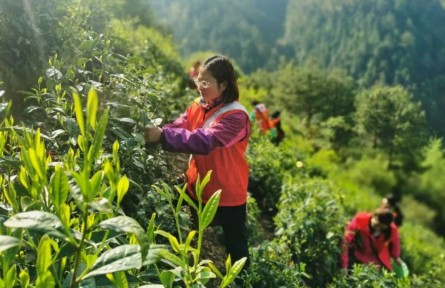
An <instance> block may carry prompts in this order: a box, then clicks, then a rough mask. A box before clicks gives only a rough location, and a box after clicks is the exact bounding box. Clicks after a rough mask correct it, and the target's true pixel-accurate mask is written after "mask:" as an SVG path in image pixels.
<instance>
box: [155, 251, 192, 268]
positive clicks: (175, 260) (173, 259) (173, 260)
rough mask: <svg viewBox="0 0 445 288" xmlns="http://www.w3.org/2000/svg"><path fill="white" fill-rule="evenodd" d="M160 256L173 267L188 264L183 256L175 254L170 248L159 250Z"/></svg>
mask: <svg viewBox="0 0 445 288" xmlns="http://www.w3.org/2000/svg"><path fill="white" fill-rule="evenodd" d="M159 256H161V259H164V260H166V261H167V263H168V264H169V265H170V266H172V267H177V266H179V267H183V268H184V267H185V266H187V265H188V264H187V263H184V262H183V261H182V260H181V258H179V257H178V256H176V255H174V254H173V253H171V252H170V251H168V250H159Z"/></svg>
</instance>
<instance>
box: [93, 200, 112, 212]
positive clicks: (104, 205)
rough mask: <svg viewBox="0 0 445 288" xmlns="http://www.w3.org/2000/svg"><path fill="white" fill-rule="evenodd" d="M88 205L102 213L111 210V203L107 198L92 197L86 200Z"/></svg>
mask: <svg viewBox="0 0 445 288" xmlns="http://www.w3.org/2000/svg"><path fill="white" fill-rule="evenodd" d="M88 207H90V208H92V209H93V210H96V211H99V212H102V213H112V212H113V205H111V203H110V201H108V199H107V198H99V199H97V198H94V199H93V201H91V202H88Z"/></svg>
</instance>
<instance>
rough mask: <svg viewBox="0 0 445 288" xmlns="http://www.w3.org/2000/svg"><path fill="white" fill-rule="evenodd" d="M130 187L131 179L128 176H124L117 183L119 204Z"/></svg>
mask: <svg viewBox="0 0 445 288" xmlns="http://www.w3.org/2000/svg"><path fill="white" fill-rule="evenodd" d="M129 187H130V181H128V178H127V176H123V177H121V178H120V179H119V182H118V183H117V205H120V203H121V201H122V199H123V198H124V196H125V194H127V191H128V188H129Z"/></svg>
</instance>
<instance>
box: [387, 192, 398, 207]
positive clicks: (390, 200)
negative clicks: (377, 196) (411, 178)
mask: <svg viewBox="0 0 445 288" xmlns="http://www.w3.org/2000/svg"><path fill="white" fill-rule="evenodd" d="M385 198H386V201H388V204H389V205H390V206H391V207H394V206H396V205H397V202H399V199H397V198H396V196H395V195H393V194H388V195H386V197H385Z"/></svg>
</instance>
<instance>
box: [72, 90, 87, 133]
mask: <svg viewBox="0 0 445 288" xmlns="http://www.w3.org/2000/svg"><path fill="white" fill-rule="evenodd" d="M73 99H74V110H75V112H76V119H77V125H79V129H80V133H81V134H82V135H85V120H84V119H83V111H82V102H81V101H80V96H79V94H77V92H74V93H73Z"/></svg>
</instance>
